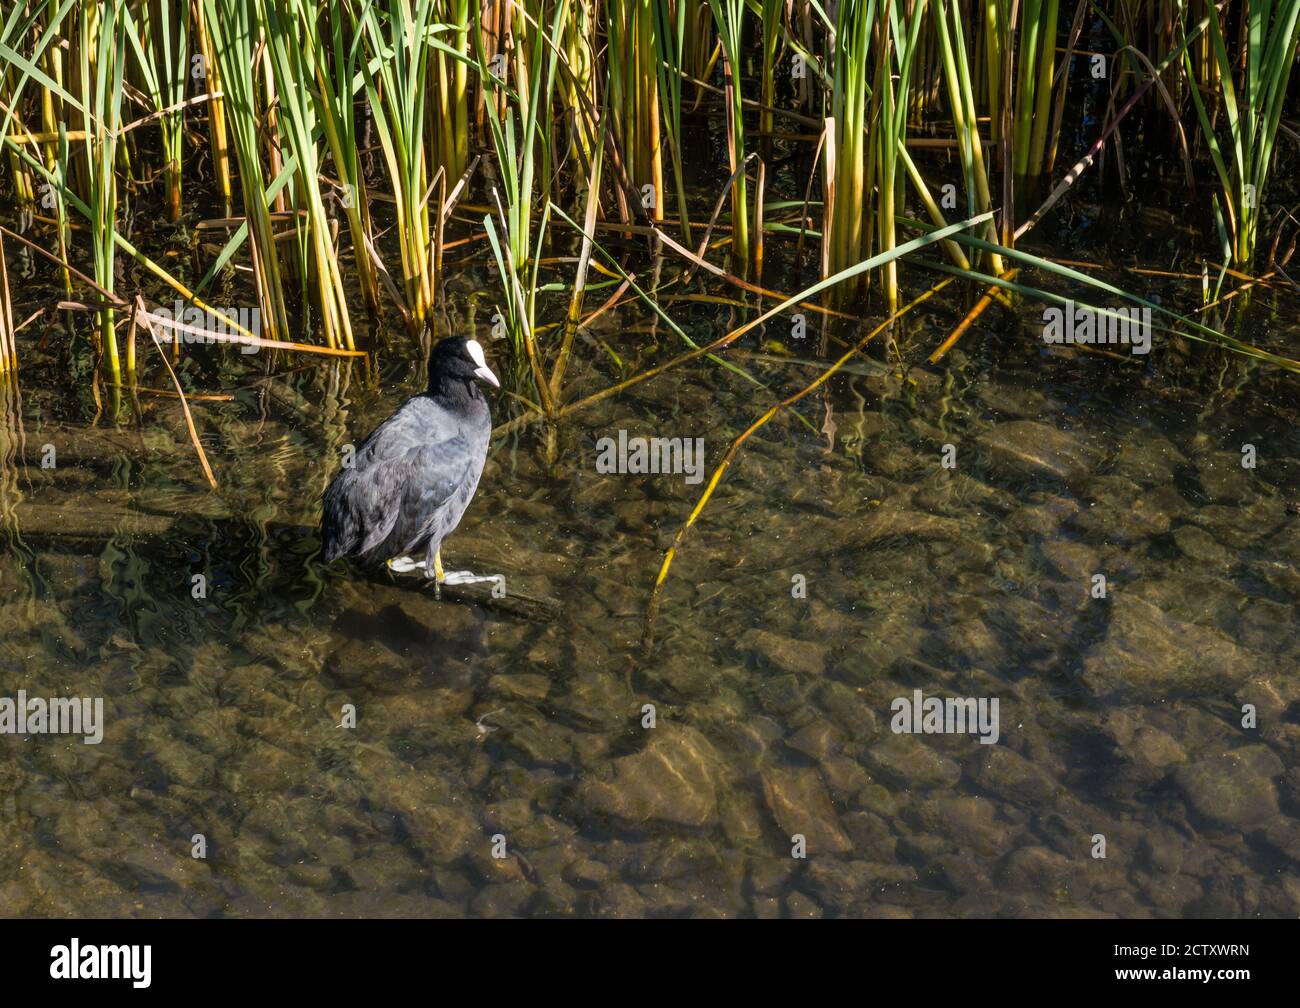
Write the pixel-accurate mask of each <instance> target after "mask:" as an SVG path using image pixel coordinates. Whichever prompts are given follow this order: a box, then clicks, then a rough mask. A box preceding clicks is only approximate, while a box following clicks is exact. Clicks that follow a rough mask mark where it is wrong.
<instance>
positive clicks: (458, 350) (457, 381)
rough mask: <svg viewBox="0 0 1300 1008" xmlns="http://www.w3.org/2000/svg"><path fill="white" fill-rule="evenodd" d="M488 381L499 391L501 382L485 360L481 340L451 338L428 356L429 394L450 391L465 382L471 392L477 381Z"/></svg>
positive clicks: (460, 337)
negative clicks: (479, 342) (479, 341)
mask: <svg viewBox="0 0 1300 1008" xmlns="http://www.w3.org/2000/svg"><path fill="white" fill-rule="evenodd" d="M476 381H485V382H487V383H488V384H489V385H491V386H492V387H493V388H500V387H501V383H500V382H499V381H497V376H496V375H494V374H493V373H492V369H491V368H490V367H488V366H487V360H486V359H485V358H484V357H483V348H482V347H481V346H479V344H478V340H472V339H466V338H465V337H463V336H449V337H447V338H446V339H445V340H443V341H442V342H440V343H439V344H438V345H437V346H436V347H434V348H433V352H432V353H431V354H429V394H430V395H438V394H439V393H445V392H451V391H453V390H455V389H457V388H459V387H460V385H461V383H462V382H463V383H464V387H465V388H466V389H472V388H473V387H474V382H476Z"/></svg>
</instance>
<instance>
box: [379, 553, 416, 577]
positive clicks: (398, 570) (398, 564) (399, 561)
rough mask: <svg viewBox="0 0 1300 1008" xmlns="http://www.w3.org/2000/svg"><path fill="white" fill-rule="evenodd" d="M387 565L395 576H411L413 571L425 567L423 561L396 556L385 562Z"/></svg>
mask: <svg viewBox="0 0 1300 1008" xmlns="http://www.w3.org/2000/svg"><path fill="white" fill-rule="evenodd" d="M384 563H385V565H386V566H387V567H388V569H389V570H390V571H392V572H393V573H394V574H409V573H410V572H411V571H413V570H419V569H420V568H422V567H423V566H424V561H423V560H414V559H412V558H411V557H409V556H406V555H403V556H395V557H393V558H392V559H391V560H386V561H384Z"/></svg>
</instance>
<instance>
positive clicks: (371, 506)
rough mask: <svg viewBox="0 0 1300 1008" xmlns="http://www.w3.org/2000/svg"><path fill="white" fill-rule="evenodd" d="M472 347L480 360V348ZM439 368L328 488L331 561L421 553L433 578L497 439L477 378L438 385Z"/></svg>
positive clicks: (325, 522)
mask: <svg viewBox="0 0 1300 1008" xmlns="http://www.w3.org/2000/svg"><path fill="white" fill-rule="evenodd" d="M447 342H451V341H447ZM460 342H461V343H464V342H465V341H460ZM474 349H475V351H476V352H477V354H478V356H479V359H480V360H481V356H482V351H481V350H479V349H478V345H477V344H474ZM443 356H444V357H446V356H447V355H446V354H443ZM437 366H438V365H437V362H436V361H431V362H430V374H431V378H430V388H429V391H428V392H425V393H424V394H423V395H418V396H415V397H414V398H412V399H408V400H407V401H406V402H405V403H403V404H402V406H401V407H400V408H399V409H398V410H397V412H396V413H394V414H393V415H392V416H391V417H389V418H388V419H387V420H385V421H384V422H383V423H382V424H380V425H379V426H378V427H377V428H375V430H374V431H373V432H372V433H371V434H370V436H369V437H367V438H366V439H365V441H363V442H362V443H361V446H360V447H359V448H358V449H357V451H356V453H355V455H354V456H353V459H352V464H351V465H350V466H345V467H344V468H343V469H340V470H339V472H338V473H337V474H336V475H335V477H334V480H333V482H331V483H330V486H329V489H328V490H326V491H325V496H324V499H323V502H322V503H323V513H322V516H321V537H322V540H323V551H324V560H325V562H326V563H330V562H332V561H333V560H335V559H337V558H339V557H341V556H355V557H357V558H359V559H360V560H362V561H364V562H367V563H383V562H385V561H388V560H392V559H393V558H395V557H402V556H405V555H406V554H408V553H415V552H417V551H421V552H423V554H424V561H425V562H424V564H422V566H424V567H425V569H426V572H427V573H428V575H429V576H430V577H432V576H433V572H434V569H435V560H436V558H437V557H438V551H439V549H440V548H441V546H442V541H443V539H445V538H446V537H447V535H448V534H449V533H450V532H451V531H452V530H453V529H454V528H456V526H457V525H458V524H460V520H461V518H462V517H463V516H464V514H465V509H466V508H468V507H469V502H470V500H471V499H472V498H473V496H474V491H475V490H476V489H477V488H478V481H479V477H480V476H481V475H482V472H483V463H484V459H485V458H486V456H487V445H488V440H489V438H490V437H491V434H492V417H491V413H490V411H489V410H488V405H487V402H486V401H485V400H484V398H483V394H482V392H481V391H480V390H479V389H478V387H477V385H476V384H475V383H474V381H473V380H466V379H465V377H464V376H463V375H460V374H452V375H450V376H446V375H438V376H437V380H436V381H435V380H434V379H435V369H436V368H437ZM456 366H457V367H459V364H457V365H456ZM484 367H485V368H486V365H485V366H484ZM488 374H491V372H490V371H488ZM471 377H472V376H471ZM493 381H495V376H493Z"/></svg>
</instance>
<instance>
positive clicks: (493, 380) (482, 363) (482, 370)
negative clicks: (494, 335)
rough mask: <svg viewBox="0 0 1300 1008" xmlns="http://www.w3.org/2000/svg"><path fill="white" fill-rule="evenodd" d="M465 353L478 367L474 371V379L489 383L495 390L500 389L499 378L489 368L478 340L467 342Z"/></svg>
mask: <svg viewBox="0 0 1300 1008" xmlns="http://www.w3.org/2000/svg"><path fill="white" fill-rule="evenodd" d="M465 352H466V353H468V354H469V359H470V360H472V361H473V362H474V363H475V364H477V365H478V367H477V368H475V369H474V377H475V378H478V379H479V380H480V381H485V382H487V383H488V384H489V385H491V386H492V387H493V388H500V387H501V383H500V382H499V381H497V376H496V375H494V374H493V373H492V369H491V368H490V367H488V366H487V358H485V357H484V356H483V348H482V347H481V346H479V345H478V340H466V341H465Z"/></svg>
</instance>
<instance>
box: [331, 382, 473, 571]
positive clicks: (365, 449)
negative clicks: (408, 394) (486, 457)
mask: <svg viewBox="0 0 1300 1008" xmlns="http://www.w3.org/2000/svg"><path fill="white" fill-rule="evenodd" d="M470 457H471V450H470V445H469V443H468V441H466V439H465V437H464V435H463V434H462V433H461V431H460V426H459V424H457V423H456V421H455V419H454V418H452V417H449V416H448V415H447V414H446V412H445V411H444V410H442V409H441V408H440V407H438V406H437V405H436V404H434V403H430V402H428V401H427V400H420V399H414V400H411V401H410V402H408V403H407V404H406V405H405V406H403V408H402V409H400V410H398V411H397V413H395V414H394V415H393V416H392V417H390V418H389V419H388V420H386V421H385V422H384V423H383V424H381V425H380V426H379V427H378V428H376V430H375V432H374V433H373V434H371V435H370V437H368V438H367V439H366V440H365V442H364V443H363V444H362V445H361V447H360V448H359V449H358V450H357V457H356V476H355V480H354V485H353V486H352V487H351V492H350V493H349V495H348V496H349V498H350V500H351V503H352V507H353V508H354V509H355V510H356V512H357V517H358V518H359V519H360V522H361V525H362V527H363V528H364V529H365V538H364V540H363V541H362V543H361V547H360V551H361V552H368V551H370V550H372V549H374V548H375V547H377V546H379V545H380V544H381V543H383V542H384V540H385V539H388V538H389V537H390V536H394V538H395V539H398V540H401V541H403V542H406V541H407V540H409V539H410V538H411V537H412V536H414V535H415V534H416V533H417V532H418V531H419V530H420V529H421V528H422V527H423V526H424V525H425V523H426V522H427V520H428V517H429V515H430V513H431V512H432V511H434V510H435V509H437V508H438V507H439V506H440V505H441V504H442V503H443V502H444V501H446V500H447V499H448V498H449V497H451V495H452V494H453V493H455V491H456V488H457V487H458V486H460V483H461V481H462V480H463V479H464V477H465V472H466V470H467V469H468V467H469V465H470V462H469V459H470ZM394 533H396V534H395V535H394Z"/></svg>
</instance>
